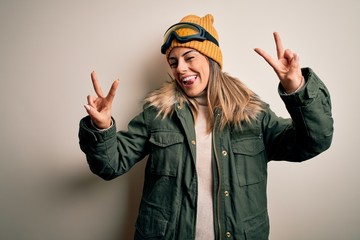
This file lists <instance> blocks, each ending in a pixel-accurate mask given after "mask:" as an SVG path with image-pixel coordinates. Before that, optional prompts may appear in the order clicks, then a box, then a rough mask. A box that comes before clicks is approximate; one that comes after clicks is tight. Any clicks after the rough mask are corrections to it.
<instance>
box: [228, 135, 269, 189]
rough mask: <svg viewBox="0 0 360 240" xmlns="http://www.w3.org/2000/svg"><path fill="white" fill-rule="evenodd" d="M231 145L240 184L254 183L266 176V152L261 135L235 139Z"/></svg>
mask: <svg viewBox="0 0 360 240" xmlns="http://www.w3.org/2000/svg"><path fill="white" fill-rule="evenodd" d="M231 147H232V151H233V154H234V158H235V165H236V171H237V175H238V179H239V183H240V186H245V185H251V184H255V183H258V182H261V181H263V180H264V179H265V178H266V175H267V174H266V172H267V168H266V154H265V146H264V143H263V141H262V138H261V135H259V136H252V137H246V138H239V139H235V140H233V141H232V142H231Z"/></svg>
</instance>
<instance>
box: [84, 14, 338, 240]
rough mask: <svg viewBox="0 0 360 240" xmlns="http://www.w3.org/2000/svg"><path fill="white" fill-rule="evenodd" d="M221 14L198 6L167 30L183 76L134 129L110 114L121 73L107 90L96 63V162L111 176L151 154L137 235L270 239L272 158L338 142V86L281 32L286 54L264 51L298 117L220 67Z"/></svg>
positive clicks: (90, 107) (90, 151)
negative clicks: (278, 111)
mask: <svg viewBox="0 0 360 240" xmlns="http://www.w3.org/2000/svg"><path fill="white" fill-rule="evenodd" d="M213 21H214V20H213V17H212V15H206V16H204V17H198V16H194V15H189V16H186V17H184V18H183V19H182V20H181V21H180V22H179V23H178V24H175V25H173V26H171V27H170V28H169V29H168V31H166V33H165V36H164V42H163V45H162V47H161V52H162V53H163V54H165V56H166V58H167V61H168V63H169V66H170V68H171V71H172V75H173V78H174V79H173V81H171V82H168V83H166V84H165V85H164V86H163V87H161V88H160V89H158V90H156V91H154V92H152V93H151V94H149V96H148V97H147V98H146V101H145V102H146V104H145V105H144V109H143V111H142V112H141V113H140V114H139V115H138V116H136V117H135V118H134V119H133V120H131V121H130V123H129V126H128V130H127V131H119V132H116V129H115V122H114V119H113V118H112V117H111V105H112V100H113V98H114V96H115V93H116V89H117V86H118V81H115V82H114V83H113V84H112V86H111V89H110V91H109V94H108V95H107V96H104V94H103V93H102V91H101V88H100V85H99V83H98V81H97V78H96V75H95V73H94V72H93V73H92V81H93V85H94V89H95V92H96V94H97V97H91V96H89V97H88V104H87V105H85V108H86V111H87V113H88V114H89V116H87V117H85V118H84V119H82V120H81V122H80V130H79V138H80V147H81V149H82V151H83V152H84V153H85V154H86V157H87V161H88V163H89V166H90V169H91V170H92V171H93V172H94V173H95V174H97V175H99V176H100V177H102V178H104V179H106V180H110V179H113V178H115V177H117V176H120V175H122V174H124V173H126V172H127V171H129V170H130V169H131V167H132V166H134V165H135V164H136V163H137V162H138V161H140V160H142V159H144V157H145V156H147V155H148V160H147V165H146V170H145V182H144V189H143V196H142V199H141V205H140V209H139V215H138V219H137V222H136V233H135V239H181V240H184V239H197V240H198V239H207V240H208V239H226V238H232V239H236V240H241V239H256V240H261V239H268V235H269V220H268V212H267V199H266V182H267V162H269V161H270V160H286V161H293V162H300V161H304V160H307V159H310V158H312V157H314V156H316V155H318V154H319V153H321V152H322V151H324V150H326V149H327V148H328V147H329V146H330V144H331V140H332V132H333V120H332V116H331V103H330V96H329V92H328V90H327V89H326V87H325V85H324V84H323V83H322V82H321V81H320V79H319V78H318V77H317V76H316V74H315V73H314V72H313V71H312V70H311V69H308V68H304V69H301V68H300V66H299V58H298V56H297V55H296V54H295V53H293V52H292V51H291V50H288V49H287V50H284V49H283V47H282V44H281V40H280V37H279V35H278V34H277V33H275V34H274V37H275V42H276V48H277V57H278V59H277V60H275V59H273V58H272V57H271V56H269V55H268V54H267V53H265V52H264V51H263V50H261V49H255V51H256V52H257V53H258V54H259V55H260V56H262V57H263V58H264V59H265V60H266V61H267V62H268V63H269V64H270V66H271V67H272V68H273V69H274V70H275V72H276V74H277V76H278V77H279V80H280V84H279V94H280V96H281V98H282V99H283V101H284V103H285V105H286V107H287V109H288V111H289V113H290V116H291V119H283V118H279V117H277V116H276V115H275V114H274V113H273V112H272V111H271V110H270V108H269V106H268V105H267V104H266V103H264V102H262V101H261V100H260V99H259V97H258V96H257V95H256V94H255V93H254V92H252V91H251V90H250V89H248V88H247V87H246V86H245V85H244V84H243V83H242V82H240V81H239V80H237V79H236V78H233V77H231V76H229V75H228V74H226V73H224V72H222V71H221V69H222V55H221V50H220V48H219V43H218V35H217V32H216V30H215V28H214V27H213Z"/></svg>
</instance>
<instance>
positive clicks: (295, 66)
mask: <svg viewBox="0 0 360 240" xmlns="http://www.w3.org/2000/svg"><path fill="white" fill-rule="evenodd" d="M293 55H294V56H293V58H292V60H291V62H290V67H291V68H293V69H300V58H299V55H297V54H296V53H294V54H293Z"/></svg>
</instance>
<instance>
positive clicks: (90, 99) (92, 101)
mask: <svg viewBox="0 0 360 240" xmlns="http://www.w3.org/2000/svg"><path fill="white" fill-rule="evenodd" d="M95 100H96V98H95V97H93V96H90V95H89V96H87V101H88V105H89V106H91V107H93V108H96V104H95Z"/></svg>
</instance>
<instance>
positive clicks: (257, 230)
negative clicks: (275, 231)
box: [244, 211, 269, 240]
mask: <svg viewBox="0 0 360 240" xmlns="http://www.w3.org/2000/svg"><path fill="white" fill-rule="evenodd" d="M244 225H245V236H246V240H268V239H269V217H268V213H267V211H264V212H262V213H260V214H259V215H256V216H255V217H252V218H249V219H246V220H245V221H244Z"/></svg>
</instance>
